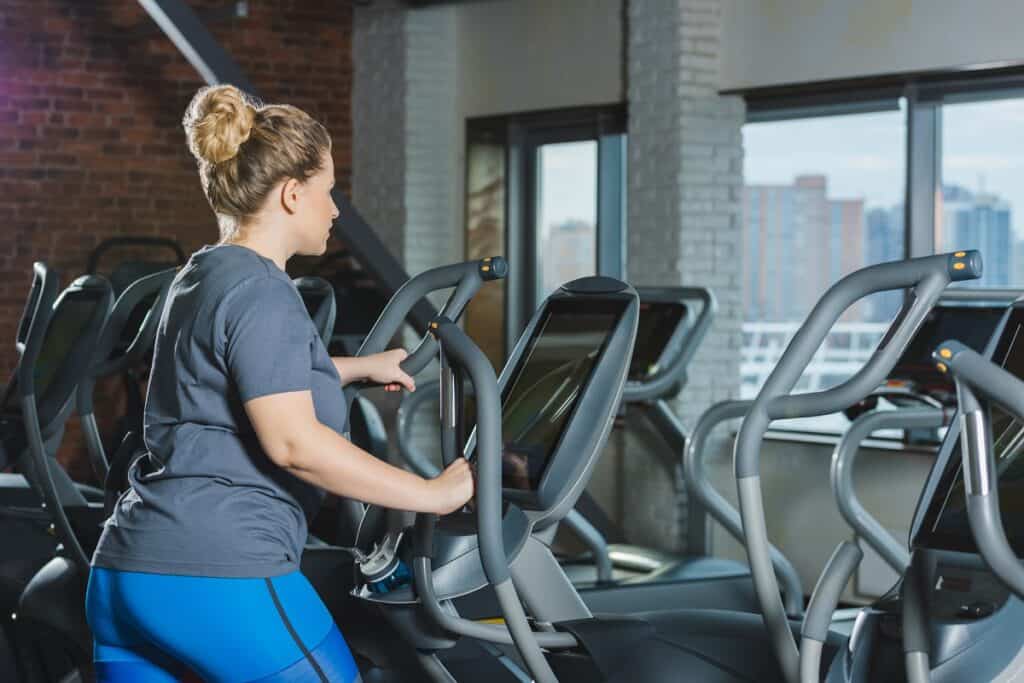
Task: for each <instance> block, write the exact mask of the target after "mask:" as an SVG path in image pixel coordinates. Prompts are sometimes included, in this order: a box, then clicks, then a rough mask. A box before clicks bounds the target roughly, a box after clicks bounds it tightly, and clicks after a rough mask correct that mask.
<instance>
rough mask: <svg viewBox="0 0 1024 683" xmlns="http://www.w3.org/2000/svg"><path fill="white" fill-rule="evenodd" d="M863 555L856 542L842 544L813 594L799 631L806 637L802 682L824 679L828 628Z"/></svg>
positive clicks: (801, 657) (816, 682) (802, 647)
mask: <svg viewBox="0 0 1024 683" xmlns="http://www.w3.org/2000/svg"><path fill="white" fill-rule="evenodd" d="M863 556H864V553H863V552H861V549H860V548H858V547H857V545H856V544H855V543H853V542H851V541H843V542H842V543H840V544H839V546H838V547H837V548H836V549H835V552H833V553H832V557H831V558H829V561H828V563H826V565H825V569H824V570H823V571H822V573H821V577H820V578H819V579H818V585H816V586H815V587H814V592H813V593H811V601H810V603H809V604H808V605H807V615H806V616H805V617H804V623H803V626H802V628H801V629H800V633H801V635H802V636H803V639H802V640H801V642H800V681H801V683H819V681H820V680H821V673H820V672H821V650H822V644H823V643H824V642H825V640H826V639H827V638H828V627H829V624H830V623H831V621H832V615H833V614H834V613H835V611H836V605H838V604H839V596H840V595H842V593H843V588H844V587H845V586H846V583H847V581H849V580H850V576H852V575H853V571H854V570H855V569H856V568H857V564H859V563H860V560H861V558H862V557H863Z"/></svg>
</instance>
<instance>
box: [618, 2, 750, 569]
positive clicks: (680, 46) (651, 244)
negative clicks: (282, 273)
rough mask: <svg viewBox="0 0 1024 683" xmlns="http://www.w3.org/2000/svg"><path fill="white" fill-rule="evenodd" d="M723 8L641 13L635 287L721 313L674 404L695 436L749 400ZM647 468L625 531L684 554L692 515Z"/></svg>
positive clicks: (631, 52) (633, 133) (633, 56)
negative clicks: (742, 393)
mask: <svg viewBox="0 0 1024 683" xmlns="http://www.w3.org/2000/svg"><path fill="white" fill-rule="evenodd" d="M722 5H723V2H722V0H655V1H652V2H630V3H629V39H628V51H627V54H628V64H627V73H628V99H629V245H628V259H629V263H628V269H629V277H630V281H631V282H633V283H634V284H637V285H645V284H650V285H664V286H669V285H673V284H678V285H703V286H707V287H710V288H711V289H712V290H713V291H714V293H715V295H716V296H717V298H718V304H719V311H718V316H717V317H716V319H715V323H714V325H713V327H712V329H711V332H710V333H709V334H708V337H707V338H706V340H705V341H704V343H703V344H702V345H701V347H700V350H699V351H698V352H697V355H696V356H695V358H694V360H693V363H692V366H691V369H690V372H689V381H688V384H687V386H686V389H685V390H684V391H683V393H682V394H681V396H680V399H679V400H677V401H676V402H675V404H674V406H673V407H674V409H675V412H676V414H678V415H679V416H680V418H681V420H682V421H683V422H684V424H685V425H686V426H688V427H690V428H692V427H693V425H694V423H695V422H696V420H697V418H698V417H699V416H700V414H701V413H702V412H703V411H704V410H705V409H707V408H708V406H710V405H711V404H712V403H715V402H717V401H721V400H724V399H727V398H736V397H737V396H738V393H739V379H740V378H739V357H740V343H741V333H740V329H741V323H742V307H741V303H742V302H741V295H742V286H741V285H742V283H741V280H740V275H741V273H740V268H741V263H740V261H741V259H740V251H739V250H740V247H741V245H742V242H741V229H742V222H741V218H742V217H741V196H742V186H743V168H742V162H743V146H742V137H741V134H740V129H741V127H742V125H743V121H744V113H745V112H744V108H743V102H742V100H740V99H739V98H730V97H720V96H719V95H718V93H717V89H718V80H719V78H718V75H719V64H720V52H721V28H722ZM723 431H724V430H723ZM643 447H644V444H643V442H641V443H638V444H635V445H632V446H630V445H628V444H627V447H626V452H627V453H629V452H635V451H637V450H640V449H642V448H643ZM639 460H640V459H638V458H627V459H626V461H625V462H624V467H626V468H627V469H628V477H629V479H628V480H629V481H630V487H629V489H628V491H626V492H624V493H623V495H624V496H625V498H626V500H625V501H624V504H623V509H624V510H627V511H630V515H629V517H630V518H627V519H626V520H624V522H623V523H624V526H625V527H626V529H627V531H628V532H631V534H632V537H633V538H635V539H638V540H643V541H646V542H650V543H652V544H654V545H662V546H668V547H669V548H672V547H675V548H678V549H681V547H680V546H681V543H682V541H681V538H682V532H683V530H684V529H685V524H686V519H685V510H686V508H685V506H683V505H673V504H672V503H671V502H670V501H671V500H672V497H671V496H666V495H664V493H665V488H666V486H667V485H668V483H667V482H665V481H664V480H663V479H662V477H661V473H660V471H659V470H658V468H656V467H654V466H652V465H651V464H650V463H647V464H644V463H643V462H640V461H639ZM676 485H677V487H679V484H678V483H677V484H676ZM669 488H670V485H669ZM684 498H685V497H684V496H683V495H682V494H680V495H679V496H677V501H678V502H683V500H684Z"/></svg>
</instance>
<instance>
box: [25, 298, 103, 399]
mask: <svg viewBox="0 0 1024 683" xmlns="http://www.w3.org/2000/svg"><path fill="white" fill-rule="evenodd" d="M99 303H100V298H99V297H98V296H97V295H95V294H93V293H91V292H88V291H79V292H69V293H66V294H64V299H63V300H62V301H61V302H60V304H59V305H58V306H57V307H56V312H55V313H54V316H53V318H51V319H50V324H49V326H48V327H47V329H46V336H45V337H44V338H43V345H42V347H41V348H40V350H39V357H38V359H37V360H36V365H35V369H34V372H33V380H34V382H35V391H36V395H37V396H42V395H43V394H44V393H46V391H47V390H48V389H49V388H50V385H51V384H52V383H53V380H54V379H55V377H56V373H57V371H58V369H60V367H61V366H62V365H63V364H64V363H65V362H66V361H67V360H68V353H69V352H70V351H71V350H72V348H73V347H74V345H75V344H76V343H78V342H79V338H80V337H81V336H82V334H83V333H84V332H85V331H86V329H87V327H88V326H89V323H91V322H92V321H93V319H94V317H95V315H96V313H97V306H98V305H99ZM81 360H90V359H81Z"/></svg>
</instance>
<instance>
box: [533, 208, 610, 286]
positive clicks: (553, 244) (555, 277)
mask: <svg viewBox="0 0 1024 683" xmlns="http://www.w3.org/2000/svg"><path fill="white" fill-rule="evenodd" d="M543 239H544V240H545V241H544V242H543V244H542V245H541V248H542V249H544V258H543V259H542V263H543V268H542V270H543V272H542V277H543V280H542V281H541V283H540V288H539V289H540V291H538V292H537V295H538V297H540V298H543V297H546V296H547V295H548V294H550V293H551V292H553V291H554V290H555V289H556V288H557V287H559V286H560V285H562V284H564V283H566V282H568V281H570V280H575V279H576V278H579V277H584V276H586V275H593V274H594V273H595V272H597V270H596V267H597V254H596V251H595V246H594V244H595V240H594V225H593V224H592V223H588V222H587V221H583V220H579V219H569V220H567V221H564V222H562V223H558V224H552V225H551V226H550V228H549V230H548V233H547V236H546V237H545V238H543Z"/></svg>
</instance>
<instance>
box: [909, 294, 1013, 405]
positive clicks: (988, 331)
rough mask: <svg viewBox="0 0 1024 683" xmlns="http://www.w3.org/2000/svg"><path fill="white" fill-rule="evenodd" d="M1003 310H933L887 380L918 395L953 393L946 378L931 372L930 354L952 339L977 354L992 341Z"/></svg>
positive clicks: (945, 308) (932, 369) (974, 308)
mask: <svg viewBox="0 0 1024 683" xmlns="http://www.w3.org/2000/svg"><path fill="white" fill-rule="evenodd" d="M1005 312H1006V306H976V305H975V306H967V305H958V306H936V307H935V308H934V309H932V311H931V312H930V313H929V314H928V317H927V318H925V321H924V323H923V324H922V325H921V329H920V330H918V332H917V334H915V335H914V338H913V339H911V341H910V344H909V345H908V346H907V349H906V351H904V352H903V355H902V356H900V359H899V360H898V361H897V362H896V367H894V368H893V370H892V372H891V373H889V377H890V378H891V379H899V380H910V381H913V382H914V384H915V385H916V387H917V389H918V390H919V391H921V392H925V393H928V394H934V393H935V392H936V391H939V392H946V393H950V394H951V393H953V391H954V389H953V384H952V382H951V381H950V379H949V377H948V376H947V375H944V374H942V373H941V372H939V371H938V370H937V369H936V368H935V363H934V362H932V355H931V354H932V351H934V350H935V347H936V346H937V345H938V344H941V343H942V342H944V341H946V340H947V339H956V340H958V341H959V342H960V343H962V344H964V345H965V346H967V347H969V348H971V349H974V350H975V351H977V352H978V353H981V352H982V351H983V350H984V349H985V345H986V344H987V343H988V341H989V339H991V338H992V333H993V332H994V331H995V328H996V325H998V324H999V321H1000V320H1001V319H1002V317H1003V313H1005Z"/></svg>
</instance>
